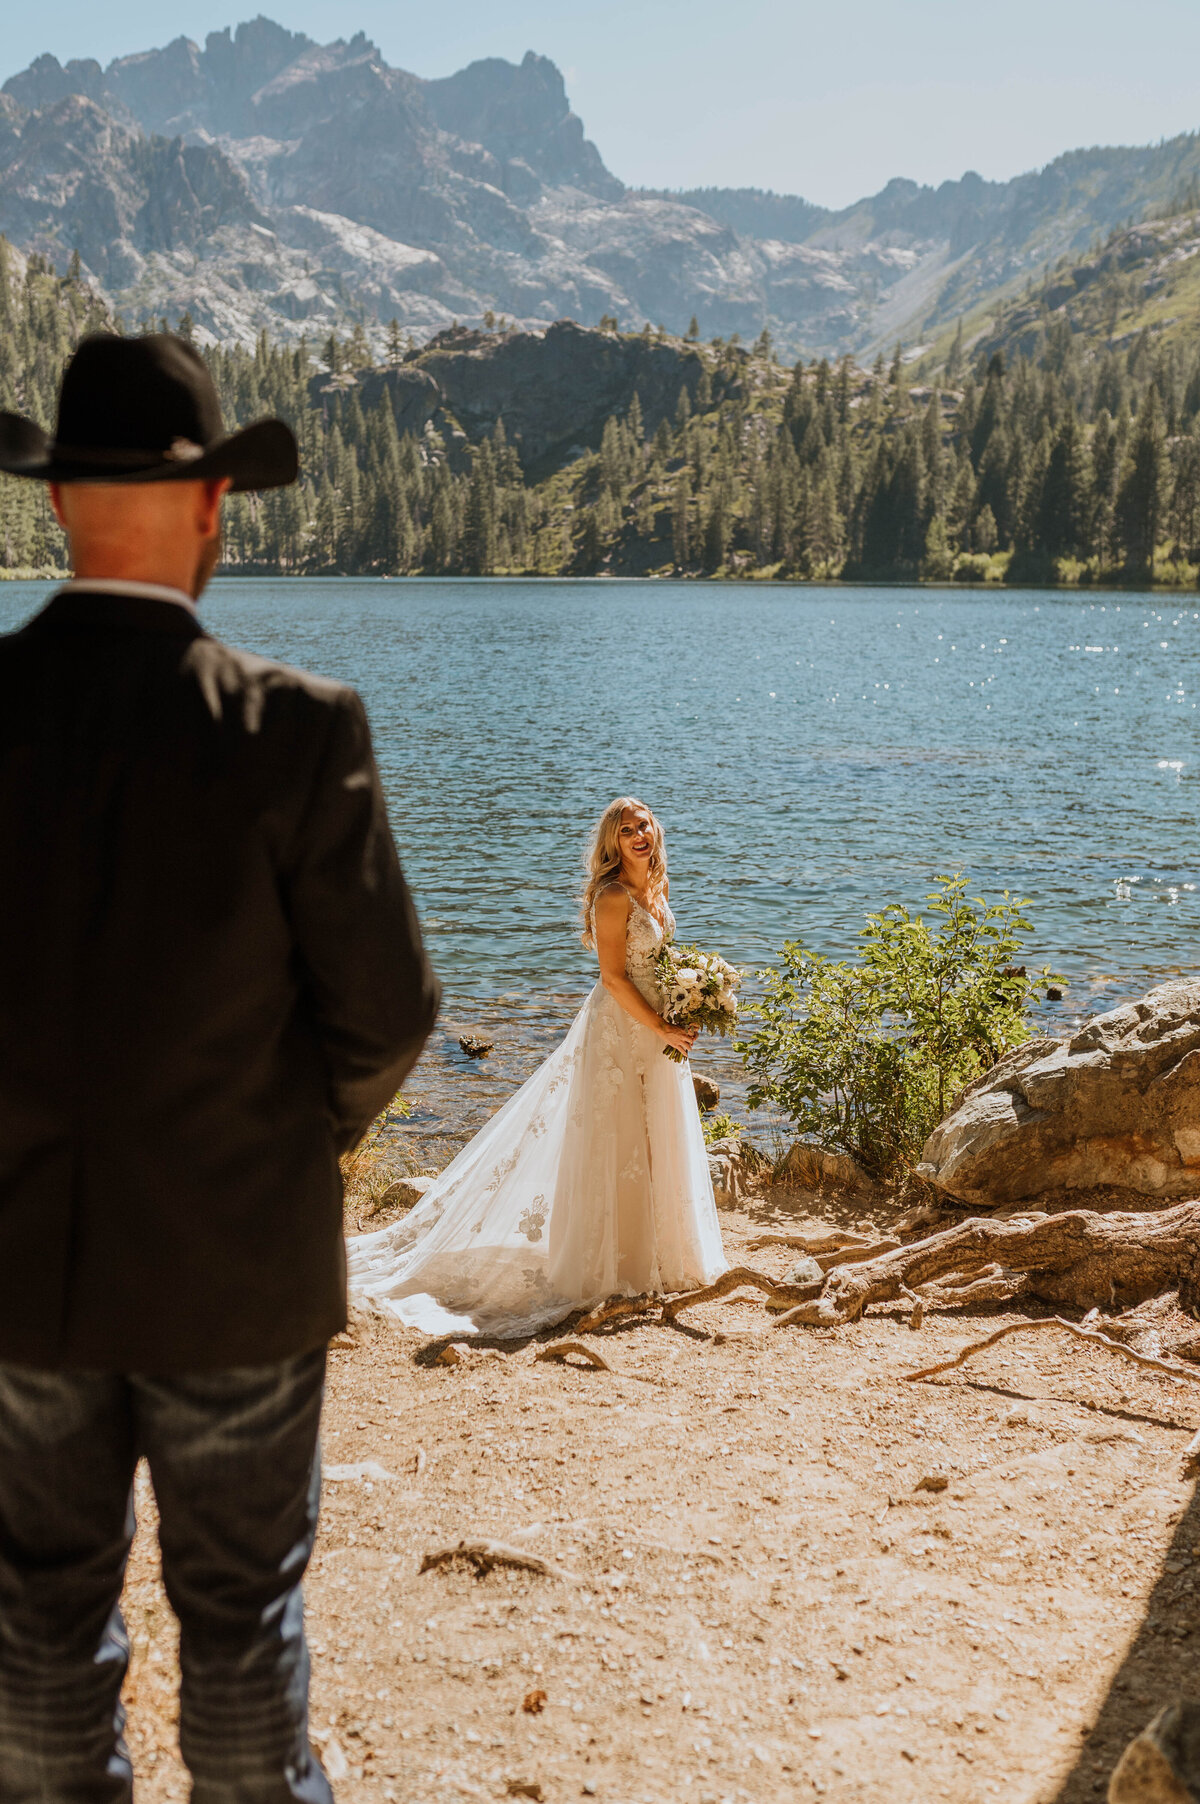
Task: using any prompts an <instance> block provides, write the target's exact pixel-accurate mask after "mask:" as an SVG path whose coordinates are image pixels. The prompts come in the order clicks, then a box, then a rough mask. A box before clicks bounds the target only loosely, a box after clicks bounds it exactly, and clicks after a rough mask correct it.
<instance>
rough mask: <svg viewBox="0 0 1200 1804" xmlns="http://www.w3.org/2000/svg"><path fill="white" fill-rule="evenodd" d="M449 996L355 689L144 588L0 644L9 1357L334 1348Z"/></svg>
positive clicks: (50, 1363)
mask: <svg viewBox="0 0 1200 1804" xmlns="http://www.w3.org/2000/svg"><path fill="white" fill-rule="evenodd" d="M438 994H439V991H438V984H437V981H436V979H435V978H434V976H433V974H432V972H431V970H430V967H429V963H428V961H427V959H426V957H425V953H424V951H423V949H422V945H421V937H420V931H419V928H418V926H417V919H416V914H415V912H414V910H413V906H412V902H411V900H410V897H409V893H408V889H407V887H406V885H405V882H404V878H403V876H402V875H401V871H400V866H399V863H398V861H397V858H396V852H395V847H394V845H393V843H392V838H391V834H390V832H389V830H388V824H387V816H386V813H385V809H384V801H383V795H382V791H381V789H380V784H379V777H378V773H377V771H376V768H375V762H374V759H373V756H372V753H371V741H370V734H369V731H368V728H367V722H366V716H365V715H364V712H363V708H362V704H361V702H360V701H359V699H358V697H357V696H356V695H355V694H354V692H353V691H352V690H350V689H346V688H343V687H341V686H340V685H338V684H336V683H331V682H325V681H323V680H322V679H320V678H318V677H312V676H306V675H305V674H303V673H302V672H300V671H296V670H289V669H287V668H286V667H284V666H282V665H279V664H273V663H270V662H268V661H267V660H266V659H264V658H257V657H252V656H249V655H248V654H246V653H244V652H239V651H234V650H231V649H230V647H228V646H226V645H222V644H221V643H220V641H218V640H216V639H213V638H210V637H209V636H208V634H206V633H205V632H204V630H203V628H202V627H201V625H200V623H199V621H198V620H197V619H196V618H195V617H194V616H193V614H192V613H191V612H190V611H189V610H188V609H185V608H183V607H181V606H173V605H172V604H171V603H170V602H166V601H153V600H149V599H146V598H140V597H135V596H124V595H122V596H114V595H99V594H96V595H89V594H81V593H72V594H67V595H61V596H58V597H56V598H55V599H54V600H52V601H51V602H50V604H49V606H48V607H46V608H45V609H44V611H43V612H42V613H41V614H39V615H38V616H37V617H36V618H35V619H34V620H32V621H31V622H30V623H29V624H28V625H27V626H25V627H24V628H22V630H21V631H19V632H17V633H12V634H9V635H7V636H4V637H0V1359H5V1360H13V1361H17V1362H21V1363H25V1364H32V1365H38V1366H45V1367H54V1368H71V1367H78V1368H95V1369H101V1370H108V1371H144V1372H172V1371H187V1370H203V1369H205V1368H215V1367H221V1366H231V1365H258V1364H265V1363H268V1362H271V1361H274V1360H279V1359H284V1358H288V1357H290V1356H291V1355H293V1354H297V1353H300V1352H303V1351H306V1350H308V1349H311V1348H315V1347H318V1346H320V1345H321V1344H322V1343H323V1342H324V1341H326V1340H327V1339H328V1338H329V1336H330V1335H331V1334H333V1333H335V1332H336V1331H337V1330H338V1329H339V1328H340V1327H341V1326H342V1325H343V1323H344V1321H345V1261H344V1253H343V1246H342V1207H341V1204H342V1193H341V1182H340V1177H339V1173H338V1163H337V1161H338V1154H339V1153H340V1152H342V1151H343V1150H345V1149H346V1148H348V1147H350V1146H352V1145H353V1144H354V1143H355V1141H356V1140H358V1139H359V1137H360V1136H361V1134H362V1132H363V1130H364V1129H365V1128H366V1126H367V1124H368V1123H369V1122H370V1121H371V1119H372V1118H373V1117H374V1115H375V1114H376V1113H377V1112H378V1111H379V1110H380V1109H381V1108H382V1107H383V1106H384V1105H385V1104H386V1103H387V1102H388V1101H390V1099H391V1097H392V1096H393V1095H394V1094H395V1092H396V1090H397V1089H398V1087H399V1085H400V1083H401V1080H402V1079H403V1078H404V1077H405V1075H406V1073H407V1072H408V1071H409V1070H410V1069H411V1067H412V1065H413V1064H414V1063H415V1061H416V1058H417V1055H418V1053H419V1052H420V1050H421V1047H422V1045H423V1044H424V1041H425V1039H426V1037H427V1035H428V1034H429V1031H430V1028H431V1027H432V1025H433V1021H434V1019H435V1016H436V1014H437V1005H438Z"/></svg>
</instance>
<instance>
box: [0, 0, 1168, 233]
mask: <svg viewBox="0 0 1200 1804" xmlns="http://www.w3.org/2000/svg"><path fill="white" fill-rule="evenodd" d="M231 6H232V8H233V10H231ZM259 8H261V10H263V11H265V12H266V13H267V15H268V17H270V18H274V19H276V20H277V21H278V22H279V23H280V24H281V25H286V26H288V27H289V28H290V29H292V30H294V31H305V32H307V33H308V34H309V35H310V36H311V37H313V38H316V39H318V40H319V41H320V42H327V41H328V40H329V39H331V38H336V37H341V36H347V37H348V36H351V35H353V33H354V32H355V31H357V30H359V29H361V30H363V31H365V32H366V33H367V35H368V36H369V37H370V38H372V39H373V40H374V41H375V42H376V43H377V44H378V45H379V47H380V49H381V50H382V52H383V54H384V56H385V58H386V59H387V61H388V62H390V63H392V64H394V65H396V66H398V67H400V68H405V69H410V70H412V71H413V72H414V73H415V74H417V75H424V76H435V75H448V74H450V73H451V72H452V71H453V70H455V69H458V68H461V67H462V66H463V65H464V64H465V63H468V62H473V61H474V60H475V59H477V58H479V57H485V56H501V57H507V58H509V59H511V60H513V61H519V60H520V58H521V57H522V56H523V55H524V53H525V52H526V50H530V49H532V50H536V51H539V52H540V53H541V54H543V55H545V56H549V57H551V58H553V60H554V61H555V62H556V63H557V64H558V65H559V67H560V68H561V69H562V70H563V73H564V75H565V77H566V80H567V90H568V93H569V95H570V98H571V102H572V105H573V106H574V108H575V111H576V112H577V113H578V114H579V115H580V116H581V117H582V119H583V122H584V125H585V127H586V130H587V133H588V136H589V137H590V138H592V139H593V140H594V141H595V143H596V144H597V145H598V146H599V148H600V151H601V154H602V155H603V157H604V160H605V162H606V163H607V164H608V166H609V168H610V169H611V170H612V171H613V172H614V174H616V175H618V176H620V177H621V179H622V180H623V181H626V182H628V183H631V184H633V185H635V186H648V187H666V188H681V187H702V186H707V185H713V186H721V187H741V186H751V187H761V188H774V189H776V190H778V191H779V192H782V193H790V194H802V195H804V196H805V197H806V198H807V199H809V200H812V201H817V202H819V203H821V204H823V205H825V206H833V207H837V206H845V205H847V204H848V203H849V202H850V201H852V200H856V199H858V198H860V197H861V196H863V195H866V194H871V193H874V192H876V191H877V190H878V189H879V188H881V187H882V186H883V185H884V183H885V182H887V181H889V180H890V179H891V178H892V177H893V176H907V177H909V178H911V179H912V180H915V181H918V182H930V183H935V184H936V183H938V182H941V181H945V180H947V179H953V178H955V177H957V176H960V175H961V174H963V172H964V171H965V170H967V169H975V170H977V171H978V172H979V174H981V175H983V176H986V177H989V178H992V179H1004V178H1006V177H1008V176H1012V175H1016V174H1018V173H1019V172H1020V171H1022V170H1025V169H1032V168H1037V167H1040V166H1041V165H1042V164H1044V163H1046V162H1049V161H1050V160H1051V159H1052V158H1053V157H1055V156H1057V155H1058V154H1059V153H1060V152H1061V151H1064V150H1071V149H1075V148H1077V147H1079V146H1083V145H1091V144H1114V143H1119V144H1144V143H1151V142H1154V141H1157V140H1158V139H1159V138H1163V137H1173V136H1174V135H1175V134H1176V133H1178V132H1184V131H1192V130H1196V129H1197V128H1200V81H1198V79H1197V71H1198V70H1200V0H1136V4H1135V0H1004V3H1003V4H1002V5H1001V4H996V0H991V3H990V4H983V3H982V0H841V3H840V4H837V3H834V0H820V3H819V4H818V3H814V0H736V3H735V4H729V0H605V4H604V5H602V6H601V5H598V4H596V0H588V3H587V4H581V3H580V0H455V3H454V4H453V5H440V6H431V5H429V4H428V0H425V3H424V4H422V5H416V4H413V3H411V0H403V3H401V0H244V3H243V4H242V5H241V6H240V7H238V6H237V4H236V0H173V4H172V5H171V6H170V7H169V8H164V7H163V6H162V5H161V0H106V3H105V5H103V6H97V5H96V0H41V4H40V5H38V6H36V7H32V6H27V7H21V8H18V7H17V6H16V5H15V4H13V0H10V4H9V6H8V7H6V8H5V12H6V17H5V22H4V32H3V36H2V38H0V80H3V79H5V78H7V77H8V76H9V75H11V74H13V73H15V72H16V71H17V70H18V69H22V68H24V67H25V66H26V65H27V64H28V63H29V62H31V61H32V59H33V58H34V57H35V56H37V55H39V54H40V53H41V52H43V51H50V52H52V53H53V54H54V55H56V56H57V57H58V58H59V60H60V61H62V62H66V61H67V60H68V58H70V57H73V56H78V57H86V56H94V57H96V58H97V59H98V60H99V61H100V62H102V63H104V62H108V61H109V60H110V59H111V58H112V57H114V56H119V55H124V54H126V53H128V52H130V51H135V50H144V49H149V48H150V47H152V46H155V45H159V44H162V43H163V42H165V41H166V40H167V39H168V38H170V37H175V36H178V35H179V34H180V33H182V34H184V35H186V36H188V37H192V38H195V39H196V40H197V41H198V42H201V43H202V42H203V39H204V37H205V35H206V34H207V33H208V32H209V31H214V30H221V29H222V28H223V27H225V26H226V25H236V24H237V23H238V21H239V19H243V18H247V17H250V16H251V15H252V14H253V13H254V12H255V11H256V10H258V9H259Z"/></svg>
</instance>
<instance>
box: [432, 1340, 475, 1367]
mask: <svg viewBox="0 0 1200 1804" xmlns="http://www.w3.org/2000/svg"><path fill="white" fill-rule="evenodd" d="M470 1354H471V1350H470V1348H469V1347H468V1346H467V1344H466V1342H465V1341H461V1340H452V1341H451V1342H450V1344H449V1346H446V1347H443V1348H442V1350H441V1352H440V1353H439V1354H438V1356H437V1360H436V1362H435V1363H436V1364H437V1365H440V1366H461V1365H465V1364H466V1362H467V1360H468V1359H469V1358H470Z"/></svg>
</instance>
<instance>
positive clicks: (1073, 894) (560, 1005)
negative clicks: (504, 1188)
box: [0, 579, 1200, 1152]
mask: <svg viewBox="0 0 1200 1804" xmlns="http://www.w3.org/2000/svg"><path fill="white" fill-rule="evenodd" d="M47 592H48V591H47V589H46V587H45V586H44V585H39V584H29V583H0V628H6V627H8V626H11V625H14V624H16V623H18V622H19V621H21V620H22V619H24V618H26V617H27V616H28V615H29V614H30V613H31V612H32V611H33V610H34V609H35V608H36V607H37V606H38V605H40V602H41V600H42V598H43V597H44V596H45V594H46V593H47ZM203 618H204V620H205V621H206V623H207V624H208V625H209V627H210V628H211V629H212V630H213V631H215V632H217V633H219V634H220V635H221V636H222V637H224V638H226V639H229V640H231V641H233V642H234V643H236V644H239V645H243V646H246V647H248V648H250V649H252V650H255V651H259V652H263V653H266V654H267V655H269V656H272V657H276V658H282V659H285V660H287V661H288V662H290V663H295V664H301V665H305V666H307V667H308V668H310V669H314V670H319V671H323V672H324V673H325V674H327V675H329V676H333V677H338V678H342V679H344V680H345V681H347V682H350V683H353V684H354V685H355V687H356V688H358V689H359V690H360V692H361V693H362V695H363V697H364V700H365V702H366V705H367V709H368V712H369V714H370V717H371V723H372V727H373V730H374V734H375V739H376V747H377V752H378V756H379V763H380V767H381V770H382V773H383V779H384V783H385V786H386V789H387V794H388V801H389V805H390V808H391V815H392V822H393V825H394V828H395V831H396V836H397V839H398V840H399V842H400V846H401V852H402V856H403V859H404V863H405V868H406V870H407V872H408V875H409V878H410V880H411V882H412V885H413V888H414V890H415V891H416V895H417V899H418V903H419V906H420V909H421V914H422V919H423V921H424V923H425V928H426V931H427V933H428V936H429V941H430V947H431V952H432V955H433V958H434V961H435V963H436V965H437V967H438V970H439V971H440V973H441V975H442V977H443V980H444V981H445V984H446V988H447V1000H446V1008H445V1016H444V1021H443V1024H442V1028H441V1029H440V1030H439V1034H438V1036H437V1043H436V1045H435V1046H434V1047H433V1048H432V1049H431V1052H430V1054H429V1055H427V1058H426V1059H425V1060H424V1061H423V1062H422V1065H421V1067H420V1068H419V1070H418V1073H417V1075H416V1078H415V1079H414V1084H413V1095H414V1099H415V1100H416V1101H417V1102H418V1104H419V1107H418V1114H417V1119H416V1122H415V1125H414V1131H415V1132H416V1133H417V1134H418V1135H422V1136H426V1137H427V1138H428V1144H429V1147H430V1148H431V1149H433V1150H436V1151H438V1152H441V1151H443V1150H445V1148H446V1147H447V1146H449V1145H450V1144H453V1143H454V1142H455V1141H456V1140H457V1139H459V1138H460V1137H461V1136H462V1135H463V1134H464V1133H465V1132H467V1131H468V1130H470V1129H471V1128H472V1127H473V1126H474V1125H476V1124H477V1123H478V1122H479V1121H480V1120H482V1119H483V1118H484V1117H485V1116H486V1114H487V1113H488V1112H489V1111H490V1109H491V1108H493V1107H494V1106H495V1105H496V1103H497V1102H498V1101H499V1100H501V1099H502V1097H503V1096H504V1095H505V1094H507V1093H508V1091H509V1090H510V1089H511V1088H512V1086H513V1084H514V1083H515V1082H516V1081H517V1080H518V1078H519V1077H521V1076H523V1075H525V1074H526V1073H527V1072H528V1071H529V1070H530V1069H531V1068H532V1066H533V1065H534V1064H535V1063H536V1062H537V1060H538V1059H539V1058H540V1057H541V1056H542V1054H543V1053H544V1051H545V1050H546V1049H547V1047H548V1046H549V1045H550V1044H552V1043H553V1041H554V1040H555V1039H556V1038H557V1037H558V1035H559V1034H560V1033H561V1032H562V1030H563V1028H564V1027H565V1024H566V1022H567V1021H568V1020H569V1018H570V1015H571V1013H572V1011H573V1009H574V1007H575V1006H576V1004H577V1002H578V999H579V998H580V997H581V996H582V995H583V994H584V993H585V991H586V989H587V988H588V986H589V985H590V984H591V982H592V981H593V965H592V962H591V959H590V955H589V954H587V953H586V952H585V951H584V949H583V947H582V946H581V945H580V944H579V941H578V937H577V933H576V930H575V912H576V911H575V898H576V895H577V891H578V884H579V873H580V855H581V849H582V844H583V840H584V837H585V834H586V831H587V828H588V826H589V825H590V823H591V822H592V821H593V819H594V818H595V816H596V815H597V814H598V813H599V811H600V809H601V808H602V807H603V806H604V804H605V803H606V802H607V801H608V800H609V799H610V798H611V797H612V796H613V795H615V794H621V793H624V792H626V791H630V792H632V793H634V794H636V795H640V796H641V797H642V798H643V799H644V800H645V801H646V802H648V803H649V804H650V805H651V806H652V807H653V808H654V809H655V810H656V812H657V813H658V814H659V815H660V816H661V818H662V819H663V821H664V823H665V826H666V829H667V835H668V852H669V858H670V868H671V884H672V887H671V897H672V903H673V905H674V906H675V909H676V913H677V914H678V916H679V924H680V932H681V934H682V935H684V936H685V937H687V938H692V939H698V940H700V941H701V942H702V943H704V944H706V945H708V946H710V947H712V948H714V949H717V950H720V951H722V952H723V953H725V955H726V956H727V957H729V958H731V959H733V960H735V961H736V962H737V963H740V964H746V965H756V964H761V963H763V962H764V961H766V960H768V959H770V957H771V956H772V954H773V953H774V952H775V951H776V949H777V948H778V947H779V945H780V944H781V943H782V941H783V940H784V939H788V938H802V939H804V940H806V941H807V942H808V943H809V944H811V945H812V946H814V947H816V948H817V949H819V950H821V951H825V952H831V953H839V954H841V953H848V952H850V951H852V949H853V946H854V941H855V936H856V934H857V932H858V930H859V928H860V926H861V924H862V917H863V915H864V913H865V912H866V911H867V910H868V909H875V908H879V907H882V906H883V905H884V904H885V903H887V902H892V901H903V902H907V903H909V904H910V905H911V904H917V903H919V902H920V900H921V898H922V897H923V895H924V894H925V891H926V889H927V888H928V886H929V882H930V879H931V878H932V876H933V875H934V873H935V872H938V871H947V870H953V869H960V868H961V869H964V870H967V871H969V872H970V874H971V876H972V879H973V882H974V884H975V885H978V886H979V888H981V889H982V890H983V891H985V892H986V893H988V894H993V893H998V892H1000V891H1001V890H1004V889H1009V890H1012V891H1015V892H1017V893H1019V894H1020V895H1022V896H1026V897H1028V898H1029V902H1030V915H1031V918H1032V920H1033V921H1034V923H1035V927H1036V930H1037V931H1036V934H1035V936H1034V939H1033V942H1032V943H1031V945H1030V947H1029V950H1028V957H1029V961H1030V962H1031V963H1034V964H1039V965H1040V964H1042V963H1044V962H1046V963H1050V964H1051V965H1053V966H1054V967H1055V968H1056V969H1057V970H1060V971H1062V972H1064V973H1066V974H1067V976H1068V977H1069V979H1070V988H1069V989H1068V992H1067V995H1066V998H1065V1000H1064V1002H1063V1003H1062V1004H1061V1005H1047V1006H1046V1009H1045V1011H1044V1013H1045V1017H1046V1019H1047V1022H1048V1023H1058V1024H1059V1025H1060V1026H1065V1025H1066V1024H1069V1023H1071V1022H1075V1021H1078V1020H1080V1019H1082V1018H1084V1017H1086V1016H1087V1015H1088V1014H1091V1013H1094V1012H1096V1011H1097V1010H1098V1009H1100V1008H1104V1007H1108V1006H1110V1005H1111V1004H1112V1003H1113V1002H1115V1001H1117V1000H1119V999H1120V998H1122V997H1125V996H1128V995H1131V994H1134V993H1136V992H1137V991H1139V990H1141V989H1143V988H1145V987H1146V986H1147V985H1148V984H1150V983H1152V982H1154V981H1156V980H1158V979H1161V978H1163V977H1165V976H1167V975H1170V974H1173V973H1177V972H1182V971H1190V970H1191V969H1193V967H1194V965H1195V964H1196V962H1197V935H1198V930H1200V890H1198V889H1197V885H1198V884H1200V846H1198V844H1197V832H1196V826H1197V822H1196V814H1197V798H1198V796H1200V788H1198V784H1197V779H1198V775H1200V763H1198V760H1197V755H1196V736H1197V723H1196V722H1194V721H1193V720H1192V718H1191V717H1192V715H1193V713H1195V712H1196V698H1197V695H1198V694H1200V608H1198V607H1197V606H1196V605H1194V598H1192V597H1184V598H1173V597H1170V596H1167V595H1139V594H1130V593H1113V594H1109V593H1103V594H1101V593H1095V592H1089V593H1087V594H1078V595H1077V594H1069V595H1068V594H1058V595H1056V594H1050V593H1046V592H1034V591H1021V590H1013V591H1004V592H1000V593H991V592H987V591H981V590H968V591H956V590H921V589H902V588H852V587H842V588H828V589H824V588H809V587H800V586H788V585H785V584H714V583H694V582H666V581H656V582H648V583H636V582H620V581H613V580H607V579H601V580H593V581H543V582H528V581H517V580H513V581H493V580H479V581H458V580H444V581H436V580H427V579H411V580H403V581H393V582H387V581H382V582H380V581H376V582H372V581H349V580H347V581H342V580H310V581H288V582H283V581H278V582H276V581H269V580H239V581H218V582H216V583H214V584H213V586H212V588H211V590H210V591H209V593H208V595H207V596H206V597H205V600H204V604H203ZM466 1028H483V1029H484V1030H486V1031H487V1032H488V1033H489V1034H494V1035H495V1037H496V1040H497V1051H496V1054H495V1055H494V1056H493V1057H492V1058H491V1059H489V1060H487V1061H485V1062H483V1063H482V1064H479V1065H473V1064H471V1063H469V1062H468V1061H466V1060H465V1059H463V1058H462V1056H461V1054H460V1053H459V1052H458V1050H457V1044H456V1041H457V1034H458V1032H459V1031H462V1030H463V1029H466ZM697 1063H698V1065H699V1066H700V1067H701V1068H705V1069H711V1070H713V1071H715V1072H716V1073H717V1074H718V1075H719V1076H721V1078H722V1081H723V1082H724V1083H725V1084H726V1085H727V1086H729V1087H730V1093H731V1094H732V1095H733V1096H734V1098H735V1100H736V1097H737V1091H738V1086H737V1082H736V1072H735V1070H734V1069H733V1067H732V1064H731V1061H730V1058H729V1055H728V1053H727V1051H724V1049H722V1048H720V1047H719V1046H717V1045H716V1043H713V1042H706V1043H705V1044H704V1046H703V1049H702V1052H701V1054H700V1057H699V1059H698V1061H697Z"/></svg>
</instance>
